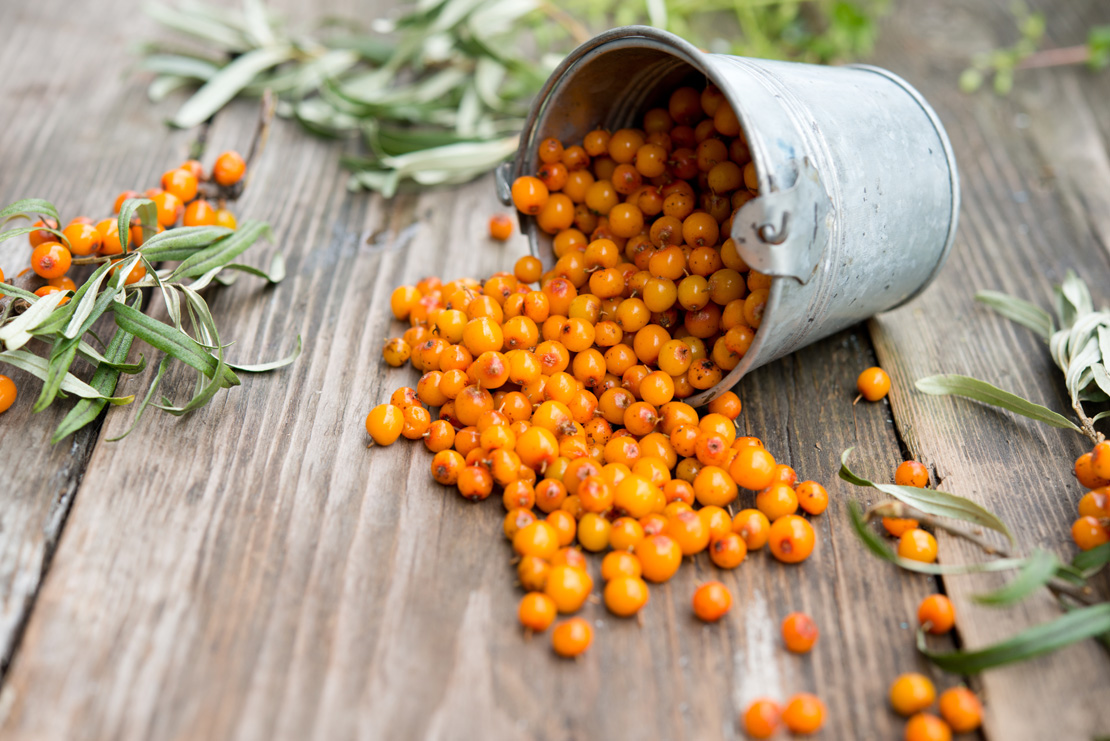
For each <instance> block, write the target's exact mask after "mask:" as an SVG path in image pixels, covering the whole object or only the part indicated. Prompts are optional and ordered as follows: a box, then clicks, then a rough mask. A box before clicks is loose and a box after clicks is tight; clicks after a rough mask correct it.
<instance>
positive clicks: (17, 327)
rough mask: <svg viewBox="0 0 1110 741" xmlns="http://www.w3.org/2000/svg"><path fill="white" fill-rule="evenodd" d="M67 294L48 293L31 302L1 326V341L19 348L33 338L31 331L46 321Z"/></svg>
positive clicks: (59, 292) (10, 348)
mask: <svg viewBox="0 0 1110 741" xmlns="http://www.w3.org/2000/svg"><path fill="white" fill-rule="evenodd" d="M66 298H67V295H66V293H65V292H64V291H58V292H56V293H48V294H46V295H45V296H43V297H41V298H39V297H37V296H36V297H35V299H36V300H35V301H33V302H32V303H31V306H30V308H28V309H27V311H25V312H23V313H22V314H20V315H19V316H17V317H16V318H15V319H12V320H11V321H10V322H8V323H7V324H5V325H4V326H3V327H0V342H3V343H4V346H5V347H6V348H7V349H9V350H18V349H19V348H21V347H23V346H24V345H26V344H27V343H28V342H29V341H30V340H31V332H32V330H34V329H35V328H36V327H38V326H39V325H40V324H42V323H43V322H45V321H46V320H47V319H48V318H49V317H50V313H51V312H52V311H54V309H56V308H58V304H60V303H61V302H62V301H63V300H64V299H66Z"/></svg>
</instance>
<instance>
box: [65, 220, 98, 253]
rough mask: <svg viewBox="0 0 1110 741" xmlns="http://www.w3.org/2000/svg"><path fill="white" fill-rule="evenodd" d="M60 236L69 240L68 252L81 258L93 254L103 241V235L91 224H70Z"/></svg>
mask: <svg viewBox="0 0 1110 741" xmlns="http://www.w3.org/2000/svg"><path fill="white" fill-rule="evenodd" d="M62 234H64V235H65V237H66V239H67V240H69V251H70V252H72V253H73V254H74V255H79V256H82V257H83V256H85V255H92V254H95V253H96V252H97V251H98V250H99V249H100V244H101V242H103V241H104V235H102V234H101V233H100V231H99V230H98V229H97V228H96V227H95V226H93V225H91V224H70V225H69V226H67V227H66V228H65V229H64V230H62Z"/></svg>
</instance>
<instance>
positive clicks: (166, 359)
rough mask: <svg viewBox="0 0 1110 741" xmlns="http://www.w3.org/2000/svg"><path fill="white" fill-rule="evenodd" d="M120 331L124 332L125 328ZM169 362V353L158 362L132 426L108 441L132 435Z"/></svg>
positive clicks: (117, 440) (116, 440) (111, 441)
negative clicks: (156, 370) (156, 369)
mask: <svg viewBox="0 0 1110 741" xmlns="http://www.w3.org/2000/svg"><path fill="white" fill-rule="evenodd" d="M119 331H120V332H122V331H123V330H119ZM169 363H170V356H169V355H166V356H165V357H163V358H162V362H161V363H159V364H158V372H157V373H155V374H154V380H153V381H151V382H150V388H148V389H147V391H146V396H144V397H143V400H142V402H140V404H139V408H138V409H136V410H135V419H133V420H132V421H131V426H130V427H128V428H127V430H126V431H124V433H123V434H122V435H117V436H116V437H110V438H108V442H110V443H114V442H119V441H120V440H122V439H123V438H125V437H127V436H128V435H130V434H131V433H132V432H133V431H134V430H135V428H136V427H138V425H139V420H140V419H142V418H143V412H145V411H146V408H147V407H148V406H149V405H150V400H151V398H153V396H154V392H155V391H157V390H158V386H159V385H160V384H161V383H162V376H163V375H165V373H166V368H167V366H169Z"/></svg>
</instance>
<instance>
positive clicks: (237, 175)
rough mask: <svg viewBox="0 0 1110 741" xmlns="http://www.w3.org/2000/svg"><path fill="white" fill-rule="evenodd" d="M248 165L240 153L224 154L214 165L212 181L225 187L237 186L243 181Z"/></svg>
mask: <svg viewBox="0 0 1110 741" xmlns="http://www.w3.org/2000/svg"><path fill="white" fill-rule="evenodd" d="M246 171H247V163H246V162H245V161H244V160H243V158H242V156H240V155H239V153H238V152H224V153H223V154H221V155H220V156H219V157H217V158H216V164H214V165H212V179H213V180H215V181H216V182H217V183H219V184H220V185H223V186H225V187H226V186H229V185H235V184H236V183H238V182H239V181H240V180H242V179H243V173H245V172H246Z"/></svg>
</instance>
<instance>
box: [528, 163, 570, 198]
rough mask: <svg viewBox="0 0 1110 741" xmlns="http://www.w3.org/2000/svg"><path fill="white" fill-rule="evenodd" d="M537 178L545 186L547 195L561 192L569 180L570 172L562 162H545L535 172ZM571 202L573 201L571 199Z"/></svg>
mask: <svg viewBox="0 0 1110 741" xmlns="http://www.w3.org/2000/svg"><path fill="white" fill-rule="evenodd" d="M536 177H538V178H539V179H540V180H541V181H542V182H543V184H544V185H546V186H547V191H548V193H553V192H555V191H561V190H562V189H563V187H564V186H566V184H567V180H569V179H570V171H569V170H568V169H567V166H566V165H564V164H563V163H562V162H545V163H544V164H543V165H542V166H541V167H540V169H539V170H537V171H536ZM572 201H573V199H572Z"/></svg>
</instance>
